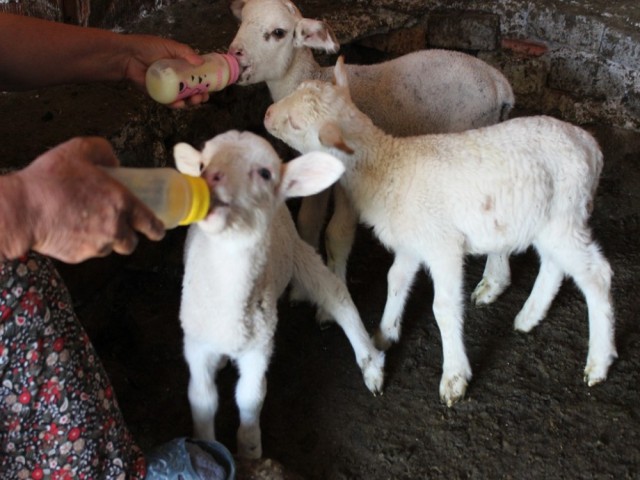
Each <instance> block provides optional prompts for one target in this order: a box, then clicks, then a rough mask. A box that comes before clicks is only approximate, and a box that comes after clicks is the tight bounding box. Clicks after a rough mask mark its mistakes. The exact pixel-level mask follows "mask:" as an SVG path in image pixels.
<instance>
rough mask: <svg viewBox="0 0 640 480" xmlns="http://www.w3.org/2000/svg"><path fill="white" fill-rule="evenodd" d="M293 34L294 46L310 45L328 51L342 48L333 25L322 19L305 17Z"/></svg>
mask: <svg viewBox="0 0 640 480" xmlns="http://www.w3.org/2000/svg"><path fill="white" fill-rule="evenodd" d="M293 35H294V37H293V46H294V47H296V48H301V47H309V48H313V49H315V50H324V51H325V52H327V53H335V52H337V51H338V48H340V44H339V43H338V40H336V36H335V35H334V34H333V30H331V27H329V25H327V24H326V23H324V22H322V21H320V20H312V19H310V18H303V19H302V20H300V21H299V22H298V23H297V24H296V29H295V31H294V32H293Z"/></svg>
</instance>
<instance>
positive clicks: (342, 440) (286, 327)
mask: <svg viewBox="0 0 640 480" xmlns="http://www.w3.org/2000/svg"><path fill="white" fill-rule="evenodd" d="M594 131H595V133H596V134H597V137H598V139H599V140H600V141H601V143H602V146H603V148H604V151H605V158H606V166H605V170H604V173H603V176H602V181H601V184H600V190H599V193H598V196H597V203H596V209H595V212H594V214H593V228H594V231H595V236H596V237H597V238H598V240H599V241H600V243H601V245H602V248H603V250H604V252H605V254H606V256H607V257H608V259H609V260H610V262H611V264H612V266H613V269H614V272H615V279H614V284H613V287H614V288H613V296H614V299H615V304H616V317H617V327H616V329H617V345H618V352H619V359H618V361H617V362H616V363H615V364H614V365H613V367H612V368H611V371H610V375H609V379H608V380H607V381H606V382H605V383H603V384H601V385H598V386H595V387H592V388H589V387H587V386H586V385H585V384H584V383H583V382H582V370H583V368H584V363H585V359H586V352H587V328H588V327H587V312H586V307H585V302H584V299H583V297H582V295H581V293H580V292H579V291H578V290H577V288H575V286H574V285H573V283H572V282H570V281H567V282H565V284H564V286H563V287H562V289H561V291H560V293H559V295H558V297H557V298H556V300H555V302H554V304H553V306H552V308H551V310H550V312H549V314H548V317H547V319H546V320H545V321H544V322H543V323H542V324H541V325H540V326H539V327H538V328H536V329H535V330H534V331H533V332H531V333H530V334H528V335H525V334H522V333H517V332H515V331H514V330H513V328H512V322H513V319H514V317H515V315H516V313H517V312H518V311H519V309H520V308H521V306H522V304H523V303H524V301H525V299H526V297H527V295H528V293H529V290H530V288H531V286H532V283H533V280H534V278H535V275H536V273H537V268H538V261H537V257H536V256H535V254H534V253H533V252H529V253H526V254H523V255H519V256H516V257H513V259H512V262H511V265H512V269H513V285H512V286H511V287H510V288H509V289H508V290H507V291H506V292H505V293H504V294H503V296H502V297H501V298H500V299H499V301H498V302H497V303H496V304H494V305H492V306H489V307H485V308H474V307H472V306H470V305H469V306H468V307H469V308H468V310H467V315H466V324H465V337H466V345H467V348H468V354H469V357H470V361H471V365H472V368H473V371H474V377H473V380H472V382H471V384H470V386H469V390H468V394H467V397H466V399H465V400H464V401H462V402H461V403H459V404H456V405H455V406H454V407H453V408H447V407H445V406H443V405H441V404H440V402H439V399H438V383H439V379H440V375H441V361H442V356H441V355H442V354H441V342H440V335H439V331H438V328H437V326H436V324H435V321H434V318H433V315H432V313H431V301H432V288H431V283H430V281H429V279H428V277H427V276H426V275H425V274H420V276H419V279H418V281H417V284H416V286H415V288H414V291H413V293H412V295H411V300H410V302H409V304H408V306H407V310H406V313H405V318H404V323H403V336H402V339H401V342H400V344H399V345H397V346H396V347H394V348H393V349H391V350H390V351H389V352H388V355H387V369H386V370H387V378H386V386H385V392H384V395H382V396H379V397H374V396H372V395H371V394H370V393H369V391H368V390H367V389H366V388H365V386H364V384H363V382H362V379H361V376H360V372H359V369H358V367H357V366H356V364H355V361H354V357H353V353H352V351H351V348H350V346H349V344H348V342H347V340H346V338H345V336H344V335H343V333H342V331H341V330H340V329H338V328H337V327H333V328H330V329H328V330H320V329H319V328H318V327H317V326H316V324H315V323H314V320H313V314H314V312H313V310H312V309H311V308H310V307H308V306H305V305H298V306H290V305H288V303H287V302H286V301H285V302H282V305H281V310H280V316H281V323H280V326H279V330H278V333H277V340H276V350H275V355H274V357H273V362H272V365H271V368H270V370H269V376H268V395H267V399H266V403H265V405H264V410H263V414H262V427H263V444H264V452H265V457H268V458H272V459H275V460H276V461H278V462H280V463H281V464H283V465H284V466H285V467H286V469H287V470H288V471H291V472H294V473H297V474H299V475H301V476H302V477H303V478H308V479H417V478H482V479H484V478H518V479H520V478H541V479H542V478H544V479H552V478H554V479H555V478H598V479H607V478H611V479H623V478H629V479H632V478H638V476H639V475H640V451H639V449H638V446H639V445H640V406H639V399H640V396H639V385H640V378H639V377H640V373H639V372H640V355H639V354H638V349H639V347H640V328H639V326H638V321H637V314H638V313H637V312H638V309H639V308H640V299H639V297H638V293H637V285H638V277H639V274H640V243H639V242H638V234H639V233H640V232H639V228H640V193H639V192H640V135H638V134H632V133H629V132H624V131H619V130H612V129H609V128H606V127H602V126H595V127H594ZM182 237H183V232H181V231H176V232H173V233H172V235H171V238H169V239H167V241H169V242H174V246H175V255H176V257H177V256H178V255H179V253H178V252H179V250H180V247H181V241H182ZM143 248H145V247H144V246H143ZM146 248H147V249H148V250H153V249H154V248H158V247H157V246H152V245H149V246H147V247H146ZM150 258H153V255H150V254H149V251H147V252H146V255H145V259H144V261H143V262H142V264H141V265H136V262H135V259H136V257H135V256H134V257H133V259H129V261H128V262H127V264H126V265H125V267H124V269H123V270H122V271H119V272H118V274H117V275H116V276H114V277H112V278H111V279H110V280H109V281H108V282H107V283H106V285H105V287H104V289H102V290H101V291H100V292H97V293H96V294H95V295H93V297H92V298H88V299H86V301H85V302H84V303H82V304H80V305H79V309H78V310H79V313H80V315H81V316H82V317H83V318H84V319H86V320H87V321H88V322H89V323H90V324H91V325H93V326H94V327H95V326H96V322H98V323H100V322H101V327H100V328H99V329H98V333H97V334H96V335H97V336H94V341H95V343H96V345H97V347H98V349H99V351H100V354H101V355H102V358H103V360H104V361H105V363H106V365H107V369H108V370H109V372H110V373H111V375H112V378H113V381H114V384H115V388H116V391H117V393H118V396H119V398H120V402H121V405H122V408H123V410H124V412H125V415H126V418H127V419H128V421H129V423H130V425H131V428H132V429H133V431H134V433H135V435H136V437H137V438H138V439H139V440H140V442H141V443H142V444H143V446H145V447H149V446H152V445H154V444H157V443H159V442H162V441H164V440H168V439H170V438H173V437H176V436H182V435H186V434H188V433H189V431H190V417H189V407H188V402H187V398H186V384H187V378H188V374H187V370H186V367H185V363H184V361H183V358H182V352H181V341H180V338H181V332H180V328H179V326H178V321H177V312H178V306H179V296H180V278H181V271H180V266H179V261H178V260H177V259H166V258H164V257H161V255H160V252H158V258H157V259H156V260H157V263H156V262H154V261H150ZM482 260H483V259H480V258H470V259H469V262H468V268H467V276H466V278H467V290H468V291H469V292H470V291H471V290H472V289H473V286H474V285H475V283H476V282H477V281H479V279H480V277H481V274H482V268H483V261H482ZM390 261H391V257H390V255H389V254H388V253H387V252H386V251H385V250H383V249H382V248H381V247H380V246H379V245H378V244H377V242H376V241H375V240H373V239H372V237H371V235H370V233H369V232H368V231H366V230H364V229H362V230H361V231H360V232H359V236H358V242H357V245H356V247H355V249H354V254H353V257H352V259H351V262H350V265H349V286H350V288H351V291H352V294H353V297H354V300H355V302H356V304H357V305H358V307H359V309H360V311H361V314H362V317H363V320H364V322H365V324H366V326H367V328H368V329H369V330H370V331H373V329H374V327H375V325H376V324H377V322H378V321H379V320H380V316H381V312H382V309H383V306H384V301H385V295H386V291H385V290H386V280H385V278H386V271H387V269H388V267H389V265H390ZM220 380H221V382H220V383H221V388H222V394H221V395H222V404H221V407H220V410H219V414H218V419H217V428H218V433H219V439H220V440H221V441H222V442H224V443H225V444H227V445H228V446H229V447H230V448H231V449H233V448H234V442H235V428H236V426H237V413H236V410H235V405H234V403H233V384H234V381H235V371H234V369H233V367H227V369H226V370H224V371H222V372H221V377H220ZM276 478H277V477H276Z"/></svg>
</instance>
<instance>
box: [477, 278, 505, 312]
mask: <svg viewBox="0 0 640 480" xmlns="http://www.w3.org/2000/svg"><path fill="white" fill-rule="evenodd" d="M508 286H509V285H508V284H507V285H501V284H499V283H496V282H493V281H491V280H488V279H486V278H483V279H482V280H480V283H478V285H477V286H476V288H475V290H474V291H473V293H472V294H471V301H472V302H473V303H474V304H475V305H477V306H482V305H489V304H491V303H493V302H495V301H496V300H497V299H498V297H499V296H500V295H502V292H504V291H505V290H506V289H507V287H508Z"/></svg>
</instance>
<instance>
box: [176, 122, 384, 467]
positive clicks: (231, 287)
mask: <svg viewBox="0 0 640 480" xmlns="http://www.w3.org/2000/svg"><path fill="white" fill-rule="evenodd" d="M174 155H175V160H176V165H177V166H178V169H179V170H180V171H182V172H184V173H187V174H190V175H202V176H203V178H205V179H206V181H207V183H208V185H209V186H210V188H211V191H212V210H211V212H210V213H209V215H208V216H207V217H206V218H205V219H204V220H202V221H200V222H198V223H197V224H195V225H193V226H192V227H190V229H189V232H188V236H187V242H186V246H185V273H184V280H183V290H182V302H181V307H180V320H181V323H182V328H183V330H184V353H185V357H186V360H187V363H188V364H189V371H190V374H191V377H190V381H189V402H190V404H191V412H192V416H193V425H194V434H195V436H196V437H197V438H201V439H204V440H214V439H215V435H214V416H215V413H216V410H217V406H218V393H217V390H216V385H215V375H216V371H217V370H218V368H220V366H221V365H222V364H223V362H224V361H226V359H227V358H230V359H231V360H233V361H235V363H236V364H237V367H238V369H239V380H238V385H237V388H236V402H237V405H238V409H239V413H240V427H239V430H238V452H239V455H240V456H242V457H248V458H259V457H260V456H261V455H262V444H261V434H260V423H259V420H260V411H261V409H262V403H263V400H264V397H265V394H266V377H265V373H266V371H267V367H268V363H269V359H270V357H271V353H272V350H273V341H274V338H273V337H274V332H275V329H276V323H277V301H278V297H279V296H280V295H281V294H282V292H283V291H284V289H285V288H286V286H287V284H288V283H289V280H290V279H291V278H292V277H293V278H296V279H297V280H298V281H299V282H300V284H301V285H303V286H304V288H305V289H306V290H307V291H308V294H309V296H310V297H311V298H312V299H313V300H314V301H315V302H317V303H318V304H319V305H320V306H322V308H324V309H326V310H327V311H329V312H330V313H331V314H332V315H333V316H334V317H335V318H336V320H337V322H338V323H339V325H340V326H341V327H342V328H343V330H344V332H345V334H346V335H347V337H348V339H349V341H350V342H351V345H352V347H353V349H354V351H355V355H356V360H357V362H358V365H359V366H360V368H361V369H362V373H363V375H364V381H365V384H366V385H367V388H369V390H371V391H372V392H373V393H374V394H376V393H378V392H380V390H381V388H382V384H383V375H384V374H383V366H384V353H383V352H380V351H378V350H376V349H375V347H374V346H373V343H372V341H371V339H370V338H369V335H368V334H367V332H366V330H365V328H364V326H363V325H362V322H361V321H360V316H359V315H358V312H357V310H356V308H355V306H354V304H353V302H352V300H351V297H350V295H349V292H348V290H347V288H346V286H345V285H344V283H343V282H342V281H340V279H338V277H336V276H335V275H333V274H332V273H331V272H330V271H329V270H328V268H327V267H326V266H325V265H324V264H323V262H322V259H321V258H320V256H319V255H318V254H317V253H316V252H315V251H314V250H313V248H312V247H311V246H309V245H308V244H307V243H305V242H304V241H303V240H302V239H300V237H299V236H298V234H297V232H296V230H295V226H294V223H293V219H292V218H291V215H290V214H289V211H288V209H287V207H286V205H285V204H284V201H285V199H286V198H289V197H293V196H302V195H309V194H313V193H316V192H318V191H319V190H321V189H324V188H327V186H329V185H330V184H331V183H333V182H335V181H336V180H337V179H338V178H339V176H340V175H341V174H342V172H343V170H344V167H343V166H342V164H341V163H340V162H339V161H338V160H337V159H335V158H333V157H332V156H330V155H327V154H324V153H320V152H316V153H312V154H308V155H304V156H302V157H299V158H297V159H295V160H292V161H290V162H288V163H287V164H282V162H281V160H280V158H278V156H277V154H276V153H275V151H274V150H273V148H272V147H271V145H270V144H269V143H268V142H267V141H266V140H265V139H263V138H261V137H259V136H257V135H255V134H252V133H249V132H242V133H240V132H237V131H230V132H227V133H225V134H222V135H218V136H217V137H214V138H213V139H211V140H209V141H208V142H207V143H206V145H205V147H204V149H203V150H202V152H199V151H197V150H195V149H194V148H193V147H191V146H189V145H187V144H184V143H181V144H178V145H176V146H175V149H174Z"/></svg>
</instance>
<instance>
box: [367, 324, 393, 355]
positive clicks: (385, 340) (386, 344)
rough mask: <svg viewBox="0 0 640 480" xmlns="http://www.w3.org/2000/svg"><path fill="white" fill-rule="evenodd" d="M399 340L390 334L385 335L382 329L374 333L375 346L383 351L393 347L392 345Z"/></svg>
mask: <svg viewBox="0 0 640 480" xmlns="http://www.w3.org/2000/svg"><path fill="white" fill-rule="evenodd" d="M397 341H398V339H397V338H392V337H391V336H390V335H385V334H384V333H383V332H382V330H381V329H379V328H378V329H377V330H376V333H375V334H374V335H373V344H374V346H375V347H376V348H377V349H378V350H380V351H382V352H386V351H387V350H389V349H390V348H391V346H392V345H393V344H394V343H396V342H397Z"/></svg>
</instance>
